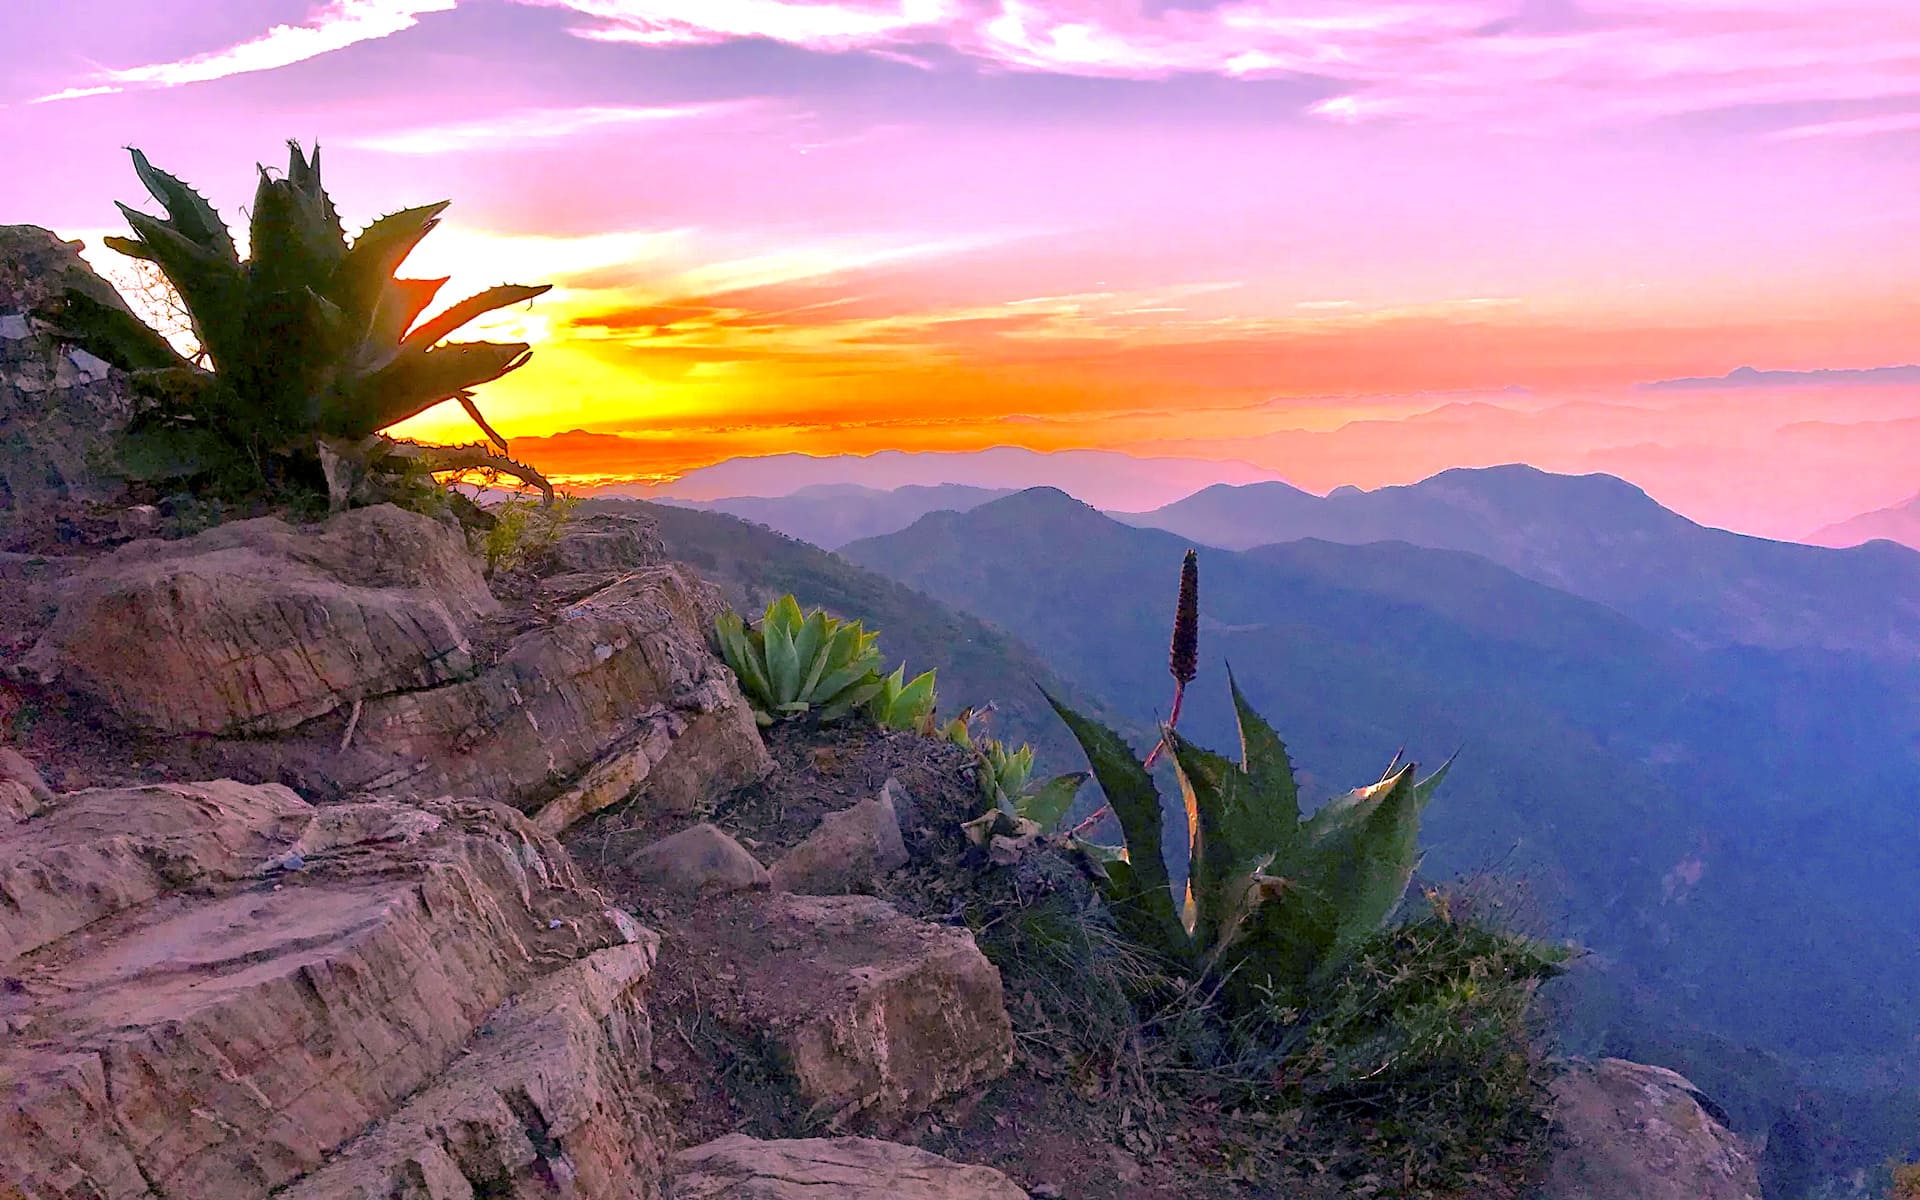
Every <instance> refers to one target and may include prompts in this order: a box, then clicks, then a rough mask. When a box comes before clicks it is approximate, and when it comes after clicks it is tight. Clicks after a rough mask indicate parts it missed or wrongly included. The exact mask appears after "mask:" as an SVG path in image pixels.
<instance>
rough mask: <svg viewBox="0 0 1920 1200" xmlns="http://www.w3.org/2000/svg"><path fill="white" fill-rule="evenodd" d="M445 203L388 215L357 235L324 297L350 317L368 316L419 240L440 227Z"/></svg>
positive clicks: (441, 202)
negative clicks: (357, 314)
mask: <svg viewBox="0 0 1920 1200" xmlns="http://www.w3.org/2000/svg"><path fill="white" fill-rule="evenodd" d="M448 203H449V202H448V201H445V200H442V201H440V202H439V203H438V204H423V205H421V206H419V207H418V208H406V209H402V210H400V211H399V212H396V213H389V214H387V215H386V216H384V217H381V218H380V219H379V220H377V221H375V222H374V223H373V224H371V225H369V226H367V227H366V228H365V229H363V230H361V231H360V236H359V237H357V238H355V239H354V240H353V244H352V245H351V246H349V247H348V248H347V252H346V254H345V255H344V256H343V257H342V258H341V260H340V264H339V266H337V267H335V268H334V273H333V280H332V283H331V285H330V286H329V287H328V289H327V290H328V294H329V295H331V296H332V297H333V301H334V303H336V304H338V305H339V306H340V307H341V308H343V309H345V310H347V311H348V312H353V313H371V312H372V311H373V309H374V306H375V304H377V303H378V301H379V298H380V293H381V290H382V289H383V288H385V287H386V285H387V283H388V281H390V280H391V279H393V277H394V274H395V273H396V272H397V271H399V270H400V264H401V263H403V262H405V261H406V259H407V255H409V254H412V253H413V248H414V247H415V246H418V245H419V244H420V239H421V238H423V237H426V236H427V234H429V233H431V232H432V231H433V227H434V226H435V225H438V224H439V223H440V214H441V213H443V212H445V211H446V208H447V204H448Z"/></svg>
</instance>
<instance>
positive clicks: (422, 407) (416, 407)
mask: <svg viewBox="0 0 1920 1200" xmlns="http://www.w3.org/2000/svg"><path fill="white" fill-rule="evenodd" d="M529 357H530V355H529V353H528V347H527V346H526V344H525V343H523V342H456V343H452V344H450V345H445V346H441V347H440V348H438V349H436V350H430V351H428V352H426V353H424V354H403V355H401V356H400V357H398V358H397V359H395V360H394V361H393V362H392V363H390V364H388V365H387V366H386V367H385V368H383V369H381V370H379V371H376V372H374V373H373V374H371V375H366V376H362V377H361V378H360V379H359V381H358V382H357V383H356V384H355V385H354V386H353V388H352V389H351V390H350V391H349V392H348V394H347V395H346V397H345V398H344V401H343V402H342V403H341V404H340V405H339V406H338V407H337V408H336V409H334V410H333V411H331V412H330V413H329V414H328V416H327V427H326V432H327V433H329V434H330V435H332V436H335V437H344V438H363V437H366V436H368V435H369V434H373V433H378V432H379V431H380V430H382V429H385V428H387V427H388V426H389V425H397V424H399V423H400V422H401V421H404V420H406V419H407V418H408V417H415V416H419V415H420V414H421V413H423V412H425V411H427V410H428V409H429V408H432V407H433V406H434V405H436V404H439V403H441V402H442V401H446V400H452V399H455V398H456V397H457V396H458V395H459V393H461V392H464V391H469V390H471V389H473V388H475V387H478V386H479V385H480V384H483V383H486V382H488V381H490V380H494V379H498V378H499V377H500V376H502V375H505V374H506V373H507V372H509V371H514V370H518V369H519V368H520V367H522V366H524V365H525V364H526V361H527V359H528V358H529Z"/></svg>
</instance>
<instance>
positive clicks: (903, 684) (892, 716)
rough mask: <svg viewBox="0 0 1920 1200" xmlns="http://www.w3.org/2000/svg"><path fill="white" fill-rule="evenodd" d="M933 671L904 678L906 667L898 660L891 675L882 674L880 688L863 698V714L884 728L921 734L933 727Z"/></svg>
mask: <svg viewBox="0 0 1920 1200" xmlns="http://www.w3.org/2000/svg"><path fill="white" fill-rule="evenodd" d="M934 700H935V697H934V694H933V672H932V671H922V672H921V673H920V674H918V675H916V676H914V678H913V681H912V682H908V681H907V666H906V664H905V663H901V664H900V665H899V666H897V667H895V668H894V669H893V674H891V675H887V676H883V677H882V678H881V680H880V690H879V691H878V692H875V693H874V695H873V699H871V700H869V701H867V714H868V715H869V716H871V717H872V718H873V719H874V722H875V723H876V724H878V725H880V726H882V727H884V728H887V729H912V730H918V731H920V732H922V733H928V732H931V731H932V729H933V706H934Z"/></svg>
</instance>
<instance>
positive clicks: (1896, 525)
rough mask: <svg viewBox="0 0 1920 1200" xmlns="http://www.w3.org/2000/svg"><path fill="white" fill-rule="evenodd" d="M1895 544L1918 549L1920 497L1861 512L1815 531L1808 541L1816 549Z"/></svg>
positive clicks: (1919, 537) (1919, 547) (1919, 542)
mask: <svg viewBox="0 0 1920 1200" xmlns="http://www.w3.org/2000/svg"><path fill="white" fill-rule="evenodd" d="M1882 540H1884V541H1889V542H1898V543H1899V544H1901V545H1902V546H1905V547H1907V548H1908V549H1912V550H1920V496H1915V497H1914V498H1913V499H1911V500H1909V501H1907V502H1906V503H1905V504H1896V505H1894V506H1893V507H1891V508H1882V509H1876V510H1875V511H1873V512H1870V513H1861V514H1860V515H1859V516H1857V517H1854V518H1852V519H1851V520H1847V521H1841V522H1839V523H1838V524H1835V525H1829V526H1827V527H1826V528H1824V529H1817V530H1815V531H1814V532H1813V533H1812V534H1811V535H1810V536H1809V537H1808V538H1807V541H1809V542H1811V543H1813V544H1814V545H1816V546H1836V547H1847V546H1859V545H1864V544H1865V543H1867V542H1872V541H1882Z"/></svg>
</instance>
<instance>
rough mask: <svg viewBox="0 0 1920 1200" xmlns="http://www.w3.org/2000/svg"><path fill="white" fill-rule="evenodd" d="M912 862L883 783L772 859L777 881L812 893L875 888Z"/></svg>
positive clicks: (787, 888) (790, 888)
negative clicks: (873, 791)
mask: <svg viewBox="0 0 1920 1200" xmlns="http://www.w3.org/2000/svg"><path fill="white" fill-rule="evenodd" d="M906 865H907V844H906V842H905V841H904V840H903V839H902V838H901V836H900V818H899V817H898V816H897V815H895V813H894V810H893V799H892V796H891V795H890V793H889V792H888V791H886V790H885V789H883V790H882V791H881V793H880V794H879V795H877V796H871V797H868V798H867V799H865V800H862V801H860V802H859V803H858V804H855V805H854V806H853V807H851V808H845V809H841V810H840V811H839V812H836V813H828V814H827V816H826V817H825V818H823V819H822V820H821V822H820V824H819V825H818V826H817V827H815V829H814V831H813V832H812V833H810V834H808V835H807V838H806V840H805V841H803V842H801V843H800V844H799V845H798V846H795V847H794V848H793V849H791V850H789V851H787V852H786V854H784V855H782V856H781V858H780V861H779V862H776V863H774V864H773V886H774V887H776V888H778V889H779V890H781V891H783V892H803V893H806V894H807V895H812V896H833V895H842V894H845V893H848V892H858V891H866V890H869V889H871V888H872V887H873V886H874V885H875V884H876V883H878V882H879V881H880V880H881V879H882V878H883V877H885V876H886V875H887V874H888V873H889V872H892V871H895V870H898V869H899V868H901V867H904V866H906Z"/></svg>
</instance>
